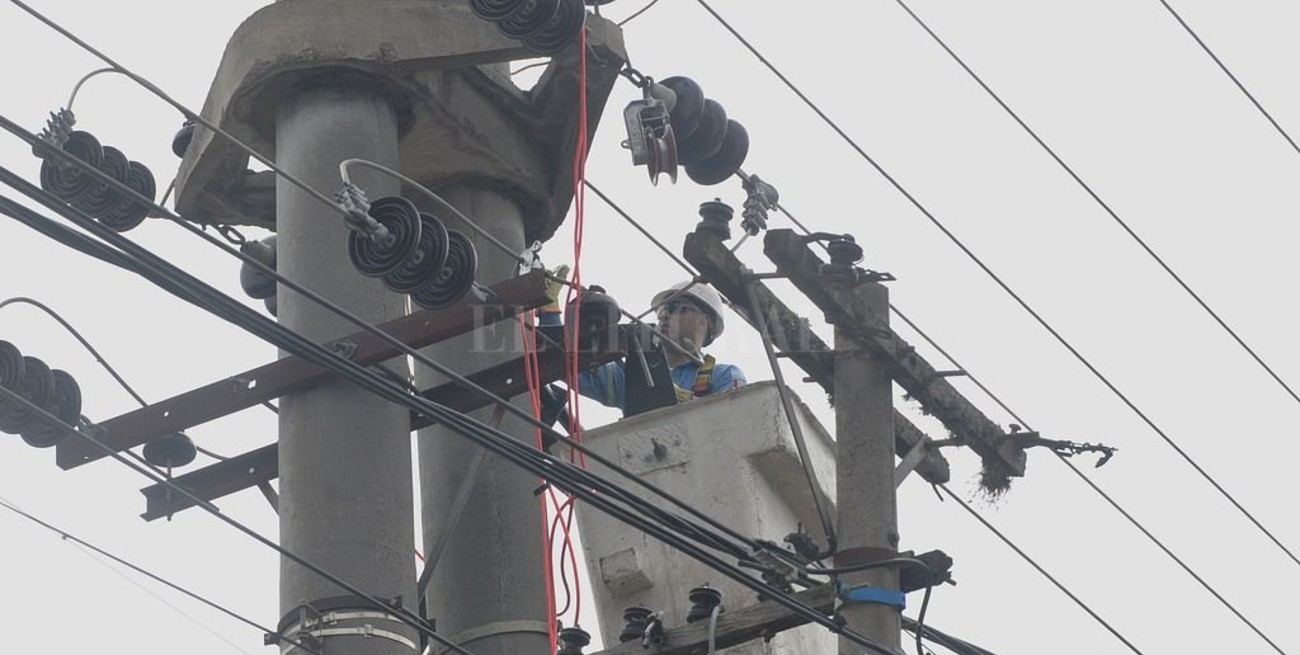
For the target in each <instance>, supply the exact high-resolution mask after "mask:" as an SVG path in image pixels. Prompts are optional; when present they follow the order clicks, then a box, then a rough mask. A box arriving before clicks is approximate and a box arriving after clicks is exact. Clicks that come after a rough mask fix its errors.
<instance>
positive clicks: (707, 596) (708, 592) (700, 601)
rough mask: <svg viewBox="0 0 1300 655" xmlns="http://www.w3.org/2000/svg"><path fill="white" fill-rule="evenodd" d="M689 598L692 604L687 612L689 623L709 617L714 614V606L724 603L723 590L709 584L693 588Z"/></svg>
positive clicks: (723, 610) (722, 610)
mask: <svg viewBox="0 0 1300 655" xmlns="http://www.w3.org/2000/svg"><path fill="white" fill-rule="evenodd" d="M688 598H690V600H691V603H692V604H691V609H690V611H688V612H687V613H686V622H687V623H695V622H696V621H703V620H704V619H707V618H709V617H710V616H712V614H713V608H715V607H721V605H722V592H721V591H718V590H717V589H714V588H712V587H710V586H709V585H707V584H706V585H704V586H702V587H696V588H694V589H692V590H691V593H690V596H688ZM719 611H720V612H725V611H726V610H725V609H721V610H719Z"/></svg>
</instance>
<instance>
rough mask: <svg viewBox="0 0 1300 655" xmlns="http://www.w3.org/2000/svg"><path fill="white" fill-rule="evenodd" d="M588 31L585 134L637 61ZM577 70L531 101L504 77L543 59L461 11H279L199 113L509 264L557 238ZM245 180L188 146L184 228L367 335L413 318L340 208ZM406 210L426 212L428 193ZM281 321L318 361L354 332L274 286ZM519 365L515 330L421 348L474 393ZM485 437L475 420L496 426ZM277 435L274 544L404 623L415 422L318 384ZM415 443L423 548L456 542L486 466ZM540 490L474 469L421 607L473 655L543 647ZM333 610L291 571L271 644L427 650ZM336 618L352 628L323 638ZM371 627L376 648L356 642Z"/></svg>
mask: <svg viewBox="0 0 1300 655" xmlns="http://www.w3.org/2000/svg"><path fill="white" fill-rule="evenodd" d="M587 32H588V46H589V48H590V52H591V53H592V54H593V56H594V57H595V61H594V62H593V64H592V66H591V67H590V69H589V78H588V80H587V85H588V107H587V109H588V112H589V116H590V120H589V122H588V131H589V134H588V136H589V137H590V136H591V134H592V133H594V131H595V128H596V125H597V124H598V123H599V119H600V116H601V113H602V110H603V109H604V105H605V101H606V99H607V98H608V96H609V93H610V90H611V89H612V87H613V85H614V82H615V80H616V79H617V71H618V68H619V67H620V66H621V65H622V63H623V62H624V61H626V59H627V57H626V54H625V53H624V51H623V45H622V41H621V37H620V32H619V31H618V29H617V28H616V27H614V25H613V24H612V23H610V22H609V21H606V20H604V19H600V18H594V17H588V24H587ZM579 52H581V51H580V49H579V48H578V47H576V45H575V46H571V47H569V48H568V50H566V51H565V52H562V53H560V54H559V55H556V56H555V57H554V58H553V61H552V63H551V65H550V66H549V68H548V69H547V71H546V72H545V74H544V75H543V77H542V80H541V82H539V83H538V84H537V85H536V86H535V87H534V88H533V89H530V90H522V89H519V88H518V87H516V86H515V84H514V83H513V82H512V81H511V79H510V76H509V74H508V67H507V66H506V65H505V64H506V62H510V61H513V60H516V59H522V58H526V57H532V56H535V54H534V53H532V52H530V51H529V50H527V49H526V48H524V47H523V46H522V45H521V44H520V43H518V42H516V41H513V40H510V39H506V38H505V37H504V36H502V35H501V34H500V32H499V31H498V30H497V28H496V26H495V25H493V24H492V23H490V22H487V21H484V20H480V19H478V18H477V17H475V16H474V15H473V14H472V13H471V11H470V8H469V6H468V3H467V2H464V0H382V1H376V2H366V3H358V2H354V1H352V0H278V1H277V2H275V3H274V4H271V5H269V6H267V7H264V8H262V9H261V10H259V11H258V12H257V13H256V14H254V15H253V16H252V17H250V18H249V19H248V20H247V21H245V23H244V24H243V25H241V26H240V28H239V30H238V31H237V32H236V33H235V34H234V35H233V36H232V38H231V40H230V43H229V45H228V46H227V49H226V53H225V55H224V57H223V59H222V62H221V66H220V68H219V70H218V72H217V76H216V79H215V81H214V82H213V85H212V89H211V91H210V93H209V96H208V99H207V102H206V103H205V105H204V108H203V114H204V116H205V117H206V118H208V119H209V120H213V121H215V122H216V123H218V124H219V125H220V126H221V127H222V128H223V129H225V130H227V131H229V132H230V133H232V134H234V135H236V136H238V137H239V138H241V139H243V140H244V141H245V142H246V143H249V144H250V145H251V146H253V148H255V149H256V150H258V151H259V152H261V153H263V154H266V155H269V156H271V157H272V158H273V159H275V160H277V162H278V163H279V164H281V165H282V166H283V167H284V168H286V169H287V170H288V171H289V172H291V173H292V174H294V175H296V176H298V177H300V178H301V179H302V180H304V181H305V182H307V184H309V185H310V186H311V187H312V188H314V189H315V190H317V191H319V192H322V193H324V194H326V195H328V194H329V193H331V192H332V191H334V190H336V189H337V188H338V187H339V184H340V177H339V172H338V165H339V162H340V161H341V160H343V159H348V158H358V159H368V160H371V161H374V162H375V163H378V164H381V165H384V166H387V167H389V168H393V169H396V170H399V171H400V172H401V173H403V174H404V175H407V176H409V177H410V178H412V179H414V180H416V181H417V182H419V183H421V184H423V185H425V186H428V187H429V188H431V189H434V190H435V191H437V192H439V193H441V194H443V195H444V196H445V197H446V198H447V199H448V200H449V201H451V202H452V203H453V204H454V205H456V206H457V207H458V208H459V209H460V210H461V211H462V212H463V213H465V214H466V215H468V216H469V217H470V218H471V220H474V221H475V222H476V223H477V224H478V225H479V226H480V227H483V228H485V229H486V230H487V231H488V232H490V233H491V234H493V235H494V236H495V237H496V238H497V239H498V240H500V241H502V242H504V243H505V244H506V245H507V247H508V248H510V249H511V250H512V251H514V252H519V251H522V250H523V249H524V247H525V246H526V245H527V244H529V243H531V242H532V241H534V240H545V239H547V238H549V237H550V236H551V234H553V233H554V232H555V230H556V229H557V228H558V226H559V225H560V223H561V222H562V221H563V220H564V216H565V214H566V213H567V211H568V207H569V205H570V203H571V202H572V197H573V194H572V191H573V188H574V185H573V174H572V162H573V157H574V152H575V149H576V143H577V132H578V115H577V114H578V112H577V110H576V105H577V103H576V100H577V98H578V73H577V70H578V66H577V55H578V53H579ZM248 161H249V157H248V154H247V153H245V152H242V151H240V150H239V149H238V148H237V147H235V146H234V144H232V143H230V142H228V141H226V140H224V139H221V138H219V137H216V136H215V135H213V134H211V133H210V132H208V131H207V130H202V129H200V130H197V131H196V134H195V135H194V139H193V141H192V142H191V144H190V148H189V151H188V152H187V154H186V157H185V161H184V162H183V164H182V167H181V171H180V173H179V174H178V179H177V206H178V209H180V211H181V212H182V214H183V215H185V216H186V217H187V218H189V219H190V220H194V221H200V222H204V223H217V224H227V225H231V224H233V225H244V224H247V225H258V226H263V227H268V228H272V229H277V230H278V231H279V253H278V255H279V260H278V267H279V270H280V271H281V272H282V273H285V274H286V275H288V276H289V277H291V278H293V279H295V280H296V281H298V282H300V283H302V284H304V285H306V286H308V287H309V288H311V289H313V290H314V291H316V292H318V293H320V294H322V295H324V296H326V297H328V298H330V299H331V300H333V301H334V302H335V303H338V304H340V305H342V306H343V307H345V308H346V309H348V310H350V311H351V312H353V313H354V314H357V315H358V316H360V317H361V318H363V319H365V320H367V321H370V322H373V323H379V322H382V321H383V320H385V319H390V318H394V317H396V316H399V315H402V314H403V313H405V311H406V299H405V298H404V297H401V296H397V295H394V294H390V293H387V292H386V291H384V289H383V287H382V285H381V283H380V282H379V281H377V280H369V279H366V278H363V277H362V276H361V275H360V274H358V273H357V272H356V271H355V270H354V268H353V267H352V265H351V263H350V261H349V260H348V257H347V255H346V252H347V251H346V238H347V232H346V229H345V227H344V221H343V219H342V217H341V216H340V215H339V213H338V212H337V211H336V210H335V209H333V208H331V207H329V206H327V205H326V204H325V203H323V202H322V201H321V200H320V199H318V198H312V197H311V196H310V195H309V194H307V193H305V192H303V191H301V190H300V189H298V188H297V187H295V186H294V185H292V184H290V183H288V182H286V181H285V180H282V179H277V177H276V176H275V175H274V174H272V173H269V172H253V171H251V170H248V168H247V164H248ZM352 172H353V174H354V178H353V182H354V183H356V184H357V185H358V186H360V187H361V188H362V189H363V190H364V191H365V192H366V194H367V195H368V197H369V198H370V199H372V200H373V199H375V198H378V197H380V196H383V195H393V194H396V193H398V192H400V191H401V189H400V188H399V187H398V185H397V184H395V183H394V182H393V181H391V180H386V179H384V178H382V177H379V176H377V175H376V174H372V173H370V172H369V171H362V170H359V169H358V170H354V171H352ZM408 197H409V198H410V199H411V200H412V201H414V202H415V203H416V204H417V205H419V206H421V207H423V208H426V210H427V208H429V207H431V205H430V204H429V201H428V199H427V198H424V197H422V196H421V195H420V194H417V193H413V192H412V193H410V194H408ZM431 213H433V214H435V215H437V216H439V218H441V219H442V220H443V221H444V222H445V223H446V224H447V227H448V228H450V229H454V230H458V231H461V232H462V233H465V234H466V235H468V236H470V237H471V239H472V240H473V241H474V244H475V246H476V247H477V251H478V255H479V268H478V276H477V280H478V282H480V283H482V284H485V285H491V284H495V283H497V282H499V281H501V280H504V279H507V278H509V277H511V276H513V275H514V272H515V263H514V260H513V259H512V258H511V257H510V254H507V253H502V252H500V251H498V250H497V249H495V246H493V245H491V244H490V243H489V242H488V241H486V240H484V239H480V238H478V237H477V236H476V235H474V234H473V232H472V230H471V229H470V228H469V226H465V225H460V224H458V222H457V221H456V220H454V219H453V218H452V217H450V216H447V215H445V214H443V213H441V212H437V211H432V212H431ZM279 313H280V319H281V321H282V322H283V323H284V324H285V325H286V326H288V327H290V328H292V329H294V330H297V331H299V332H302V333H303V334H305V335H307V336H308V337H310V338H312V339H315V340H318V341H322V342H324V341H328V340H331V339H338V338H340V337H344V336H346V335H347V334H349V333H351V332H352V331H353V330H354V329H355V327H354V326H349V327H344V324H343V323H341V319H339V318H337V317H335V316H333V315H331V314H329V313H328V312H326V311H325V310H322V309H320V308H319V307H316V306H314V305H313V304H312V303H311V302H309V301H307V300H306V299H303V298H300V297H295V296H294V295H293V294H289V293H286V292H285V291H284V290H283V289H282V290H281V293H280V297H279ZM518 353H519V334H518V331H517V329H514V328H513V327H512V326H509V325H507V326H498V329H495V331H494V333H493V335H492V336H490V337H484V335H483V334H482V333H481V331H480V333H478V334H471V335H466V336H465V337H464V338H463V339H458V340H452V341H449V342H447V343H443V344H439V345H438V346H435V347H432V348H431V349H429V350H428V354H429V355H431V356H432V357H434V358H436V359H438V360H440V361H442V362H443V363H445V364H447V365H450V366H451V367H452V368H455V369H457V370H458V371H459V372H461V373H466V374H468V373H473V372H475V371H479V370H482V369H484V368H487V367H488V366H491V365H493V364H496V363H498V362H500V361H502V360H503V359H505V358H507V357H517V356H518ZM401 367H402V365H401V364H399V368H401ZM417 375H418V377H419V379H420V381H421V383H422V384H423V386H432V384H434V383H435V382H436V381H435V380H434V378H435V376H433V375H431V374H430V373H428V372H426V371H418V372H417ZM479 418H480V419H481V420H484V421H487V420H488V413H487V412H483V413H480V414H479ZM280 421H281V437H280V444H279V449H278V450H279V474H280V476H281V493H282V498H281V532H282V539H283V545H284V546H285V547H286V548H288V549H289V550H291V551H293V552H295V553H298V554H301V555H302V556H304V557H305V558H306V559H307V560H309V561H311V562H313V563H315V564H318V565H320V566H322V567H323V568H325V569H327V570H329V571H331V572H333V573H335V574H337V575H338V576H339V577H341V578H343V579H345V580H347V581H349V582H351V583H352V584H354V585H356V586H358V587H359V588H361V589H362V590H364V591H366V592H367V593H369V594H371V595H372V596H376V597H380V598H384V599H396V598H398V597H400V600H401V603H402V605H403V606H404V607H405V608H407V609H411V610H414V609H415V608H416V607H417V605H418V603H419V599H417V598H416V597H415V594H416V591H415V580H416V572H415V567H414V558H413V556H412V553H411V545H412V542H413V539H414V535H413V532H414V530H413V525H412V513H413V510H412V504H413V499H412V489H411V478H412V470H411V458H410V442H409V431H410V427H411V419H410V417H409V415H408V413H407V412H406V411H405V410H403V409H399V408H397V407H394V406H389V405H386V404H385V403H384V402H382V401H379V400H377V399H374V398H371V397H369V396H368V395H366V394H364V393H363V392H361V391H359V390H357V389H355V388H353V387H350V386H348V385H345V384H342V383H324V384H320V385H318V386H316V387H314V388H312V389H310V390H308V391H304V392H300V393H294V394H291V395H289V396H286V397H285V398H284V401H283V410H282V414H281V418H280ZM501 427H502V429H505V430H508V431H511V432H512V433H513V434H516V435H518V436H519V438H521V439H527V440H529V441H531V434H532V432H531V430H525V429H523V428H522V427H520V425H519V424H518V423H516V422H506V423H505V424H503V425H502V426H501ZM420 439H421V450H420V453H421V455H420V461H421V485H422V487H423V500H424V504H423V512H424V523H425V539H424V542H425V548H426V549H429V548H431V547H432V546H433V545H434V542H435V541H436V540H437V539H439V537H440V535H441V534H442V533H443V532H444V531H445V529H446V527H447V526H446V523H447V520H448V511H447V510H448V504H449V503H450V500H451V498H452V497H453V496H454V495H455V491H456V490H457V489H458V488H459V486H460V485H461V483H462V482H463V481H464V479H465V478H466V477H467V476H466V475H465V473H466V469H467V466H466V462H467V461H469V459H470V458H471V457H472V456H473V455H474V453H475V451H476V449H475V448H473V447H470V446H468V445H467V443H466V442H464V441H463V440H462V438H461V437H460V436H458V435H452V434H450V433H448V432H447V431H446V430H444V429H441V428H437V427H434V428H429V429H426V430H423V431H422V432H421V435H420ZM537 484H538V481H537V480H536V479H534V478H532V477H530V476H528V475H526V474H524V473H522V472H520V471H518V470H516V469H514V468H512V467H510V466H508V465H506V464H505V463H504V462H501V461H497V460H495V459H492V458H489V459H488V460H486V461H485V462H484V464H483V466H482V469H481V471H480V473H479V475H478V478H477V480H476V482H475V483H474V487H473V494H472V496H470V500H469V505H468V507H467V508H466V509H465V511H464V512H463V516H465V517H466V518H465V520H463V521H461V522H460V524H459V527H458V529H457V530H456V533H455V535H454V537H453V538H452V539H450V540H449V541H448V542H447V547H446V549H445V550H444V551H443V552H442V553H441V557H440V558H439V564H438V567H437V568H436V569H434V571H433V582H432V584H431V585H430V587H429V593H428V607H429V610H430V613H431V615H432V617H433V618H435V619H436V620H437V628H438V630H439V632H440V633H442V634H443V635H445V636H448V637H450V638H451V639H452V640H454V641H456V642H457V643H462V644H466V645H468V646H469V647H470V649H471V650H473V651H474V652H475V653H476V654H480V655H491V654H493V653H497V654H501V655H504V654H506V653H512V654H513V653H541V652H546V651H547V650H548V649H549V648H550V646H551V644H549V643H548V638H547V626H548V625H549V622H550V621H552V620H553V617H550V616H547V611H546V602H545V598H546V594H545V585H546V584H548V582H549V581H546V580H544V579H543V575H542V566H541V562H542V557H543V554H542V539H541V533H542V525H541V518H540V516H539V509H538V502H537V498H536V497H535V496H534V495H533V489H534V488H536V486H537ZM341 593H342V591H341V590H339V589H337V588H333V586H332V585H330V584H329V583H327V582H325V581H324V580H322V579H320V578H319V576H316V575H315V574H312V573H311V572H309V571H306V570H303V569H301V568H299V567H297V566H294V565H291V564H289V563H286V564H285V565H284V566H283V569H282V584H281V607H282V609H283V611H284V612H285V616H284V618H283V619H282V621H281V626H280V627H281V629H282V631H288V632H289V633H290V634H291V635H294V634H297V633H298V631H302V630H305V631H306V632H305V633H304V634H306V635H307V636H311V637H314V638H319V639H321V640H324V641H325V642H326V643H327V644H328V646H329V647H328V649H327V650H328V652H330V653H334V654H340V655H348V654H351V653H356V654H358V655H359V654H361V653H365V654H366V655H375V654H377V655H387V654H389V653H392V654H393V655H396V654H398V653H403V654H406V653H413V652H416V651H417V650H418V644H419V639H418V636H417V635H416V634H415V632H414V631H413V630H412V629H410V628H408V627H406V626H403V625H401V624H400V623H397V622H396V620H395V619H394V618H393V617H392V615H391V612H388V611H387V610H385V609H384V608H375V607H373V606H372V605H371V604H369V603H366V602H364V601H362V600H361V599H351V598H347V597H342V598H340V595H341ZM304 604H305V605H307V606H308V608H306V609H301V608H300V606H301V605H304ZM329 611H334V612H335V616H334V618H339V617H347V618H345V619H344V620H342V621H340V622H336V623H329V624H328V625H327V624H325V623H322V622H320V621H319V620H318V619H319V618H320V617H319V615H320V614H325V613H327V612H329ZM365 624H368V625H370V626H372V628H373V631H372V633H371V635H370V636H368V637H367V636H359V635H357V634H354V633H351V632H349V630H352V629H353V628H354V627H356V626H360V625H365Z"/></svg>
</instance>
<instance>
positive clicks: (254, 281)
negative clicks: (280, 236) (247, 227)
mask: <svg viewBox="0 0 1300 655" xmlns="http://www.w3.org/2000/svg"><path fill="white" fill-rule="evenodd" d="M275 250H276V248H275V235H274V234H272V235H271V236H269V237H266V238H265V239H260V240H258V241H245V242H244V245H242V246H240V247H239V251H240V252H242V253H244V254H245V255H248V256H249V257H252V258H253V259H255V260H257V261H258V263H260V264H262V265H263V266H265V267H267V268H269V269H271V270H272V271H274V270H275ZM239 286H241V287H243V288H244V293H246V294H248V296H249V297H250V298H256V299H257V300H265V299H266V298H270V297H271V296H274V295H275V278H274V277H272V276H271V274H270V273H267V272H266V271H263V270H262V269H260V268H258V267H256V266H253V265H252V264H250V263H248V262H242V263H241V264H240V265H239Z"/></svg>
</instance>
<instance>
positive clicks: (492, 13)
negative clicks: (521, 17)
mask: <svg viewBox="0 0 1300 655" xmlns="http://www.w3.org/2000/svg"><path fill="white" fill-rule="evenodd" d="M526 2H527V0H469V8H470V10H471V11H473V12H474V15H475V16H478V17H479V18H482V19H483V20H504V19H506V18H508V17H510V15H511V14H513V13H515V12H516V11H519V9H520V8H521V7H522V6H523V5H524V4H525V3H526Z"/></svg>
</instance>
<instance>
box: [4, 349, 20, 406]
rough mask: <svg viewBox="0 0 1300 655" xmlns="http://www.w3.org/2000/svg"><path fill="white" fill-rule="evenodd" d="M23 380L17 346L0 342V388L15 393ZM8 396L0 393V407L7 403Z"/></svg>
mask: <svg viewBox="0 0 1300 655" xmlns="http://www.w3.org/2000/svg"><path fill="white" fill-rule="evenodd" d="M22 379H23V354H22V352H21V351H19V350H18V346H15V345H13V344H12V343H9V342H8V341H0V387H4V388H6V389H8V390H10V391H17V390H18V384H19V383H20V382H22ZM9 400H10V398H9V396H7V395H5V394H3V393H0V407H4V406H5V405H6V404H7V401H9Z"/></svg>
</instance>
